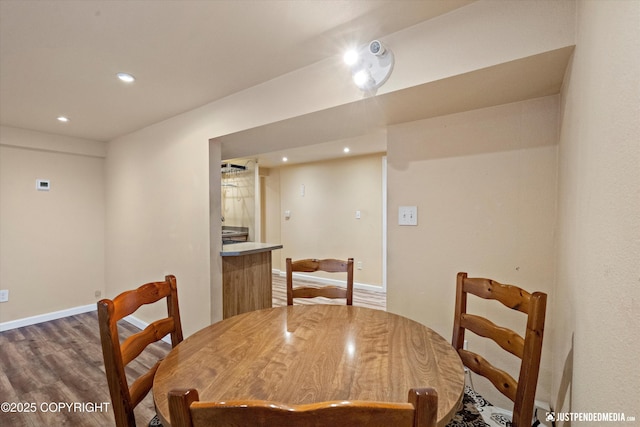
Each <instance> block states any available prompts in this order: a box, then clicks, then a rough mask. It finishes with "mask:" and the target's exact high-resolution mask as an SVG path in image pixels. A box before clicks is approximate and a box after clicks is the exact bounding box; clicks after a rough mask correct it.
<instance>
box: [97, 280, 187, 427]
mask: <svg viewBox="0 0 640 427" xmlns="http://www.w3.org/2000/svg"><path fill="white" fill-rule="evenodd" d="M163 298H166V300H167V312H168V316H167V317H166V318H163V319H160V320H156V321H154V322H153V323H151V324H149V326H147V327H146V328H145V329H144V330H143V331H141V332H138V333H136V334H134V335H132V336H130V337H129V338H127V339H125V340H124V341H123V342H122V343H121V342H120V337H119V335H118V321H119V320H120V319H122V318H124V317H126V316H128V315H130V314H132V313H133V312H135V311H136V310H137V309H138V308H140V307H141V306H142V305H145V304H151V303H154V302H156V301H159V300H161V299H163ZM98 321H99V324H100V340H101V341H102V354H103V356H104V366H105V371H106V374H107V382H108V384H109V393H110V394H111V402H112V405H113V412H114V415H115V421H116V426H117V427H135V426H136V420H135V417H134V413H133V409H134V408H135V407H136V406H137V405H138V404H139V403H140V401H142V399H143V398H144V397H145V396H146V395H147V394H148V393H149V390H150V389H151V386H152V384H153V378H154V376H155V373H156V370H157V369H158V366H159V365H160V360H158V361H157V363H156V364H155V365H154V366H153V367H152V368H151V369H150V370H149V371H148V372H146V373H145V374H143V375H141V376H140V377H138V378H137V379H136V380H135V381H134V382H133V383H132V384H131V387H129V382H128V381H127V376H126V375H125V366H127V365H128V364H129V362H131V361H132V360H134V359H135V358H136V357H138V356H139V355H140V354H141V353H142V351H143V350H144V349H145V348H146V347H147V346H148V345H149V344H151V343H154V342H156V341H159V340H161V339H162V338H163V337H164V336H165V335H167V334H171V345H172V347H175V346H176V345H178V343H180V342H181V341H182V325H181V324H180V310H179V308H178V290H177V284H176V278H175V276H172V275H169V276H166V277H165V280H164V281H163V282H152V283H147V284H145V285H142V286H140V287H139V288H137V289H135V290H131V291H126V292H123V293H121V294H120V295H118V296H117V297H115V298H114V299H113V300H109V299H103V300H100V301H99V302H98ZM150 425H161V424H160V423H159V422H157V417H154V419H153V420H152V421H151V423H150Z"/></svg>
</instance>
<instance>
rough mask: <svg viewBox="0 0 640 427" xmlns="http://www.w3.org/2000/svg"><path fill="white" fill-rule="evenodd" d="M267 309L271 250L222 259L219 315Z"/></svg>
mask: <svg viewBox="0 0 640 427" xmlns="http://www.w3.org/2000/svg"><path fill="white" fill-rule="evenodd" d="M263 308H271V251H265V252H258V253H253V254H247V255H241V256H227V257H223V258H222V316H223V318H225V319H226V318H229V317H231V316H235V315H236V314H240V313H246V312H248V311H253V310H261V309H263Z"/></svg>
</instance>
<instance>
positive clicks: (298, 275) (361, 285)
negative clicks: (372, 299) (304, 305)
mask: <svg viewBox="0 0 640 427" xmlns="http://www.w3.org/2000/svg"><path fill="white" fill-rule="evenodd" d="M272 272H273V274H277V275H278V276H280V277H284V276H286V275H287V273H286V271H282V270H277V269H275V268H274V269H273V270H272ZM293 277H294V278H296V279H300V280H311V281H314V282H319V283H324V284H327V285H335V286H342V287H345V286H347V282H346V281H345V280H336V279H329V278H326V277H318V276H313V275H311V274H302V273H293ZM353 288H354V289H363V290H367V291H372V292H380V293H384V291H383V290H382V287H381V286H376V285H370V284H367V283H357V282H354V284H353Z"/></svg>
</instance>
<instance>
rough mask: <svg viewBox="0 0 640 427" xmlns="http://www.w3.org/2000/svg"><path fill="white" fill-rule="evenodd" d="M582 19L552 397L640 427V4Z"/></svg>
mask: <svg viewBox="0 0 640 427" xmlns="http://www.w3.org/2000/svg"><path fill="white" fill-rule="evenodd" d="M577 23H578V35H577V47H576V50H575V55H574V59H573V64H572V66H571V68H570V70H569V72H568V74H567V78H566V81H565V88H564V90H563V103H562V117H563V119H562V129H561V136H560V150H559V159H560V167H559V184H560V186H559V199H558V200H559V215H558V218H559V230H560V233H559V238H558V252H559V255H558V275H557V292H556V300H555V301H552V307H553V312H554V317H555V318H556V325H557V329H556V334H555V335H554V336H553V340H554V347H555V354H554V369H553V372H554V381H553V384H554V398H555V399H556V406H557V408H558V410H568V409H571V410H572V411H573V412H624V413H625V414H626V415H632V416H635V417H636V423H638V417H639V416H640V415H639V414H640V387H638V384H640V369H639V368H638V365H639V364H640V358H639V357H638V342H640V306H639V305H638V301H640V55H638V52H640V2H638V1H613V2H601V1H581V2H579V3H578V14H577ZM572 343H573V351H571V350H572V347H571V346H572ZM627 424H633V423H627ZM565 425H568V424H565ZM580 425H589V426H600V425H603V423H602V422H585V423H580ZM634 425H635V424H634Z"/></svg>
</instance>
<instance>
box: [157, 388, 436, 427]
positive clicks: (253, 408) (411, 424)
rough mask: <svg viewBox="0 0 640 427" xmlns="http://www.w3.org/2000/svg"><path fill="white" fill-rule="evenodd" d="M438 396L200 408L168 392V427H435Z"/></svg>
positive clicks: (423, 392) (413, 393)
mask: <svg viewBox="0 0 640 427" xmlns="http://www.w3.org/2000/svg"><path fill="white" fill-rule="evenodd" d="M437 411H438V395H437V393H436V391H435V390H434V389H433V388H420V389H411V390H410V391H409V397H408V403H388V402H366V401H352V402H349V401H334V402H319V403H313V404H307V405H283V404H280V403H275V402H266V401H247V400H243V401H228V402H200V401H199V397H198V392H197V390H195V389H189V390H172V391H170V392H169V414H170V417H171V426H172V427H205V426H206V427H241V426H246V427H288V426H291V427H335V426H349V427H435V426H436V423H437Z"/></svg>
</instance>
